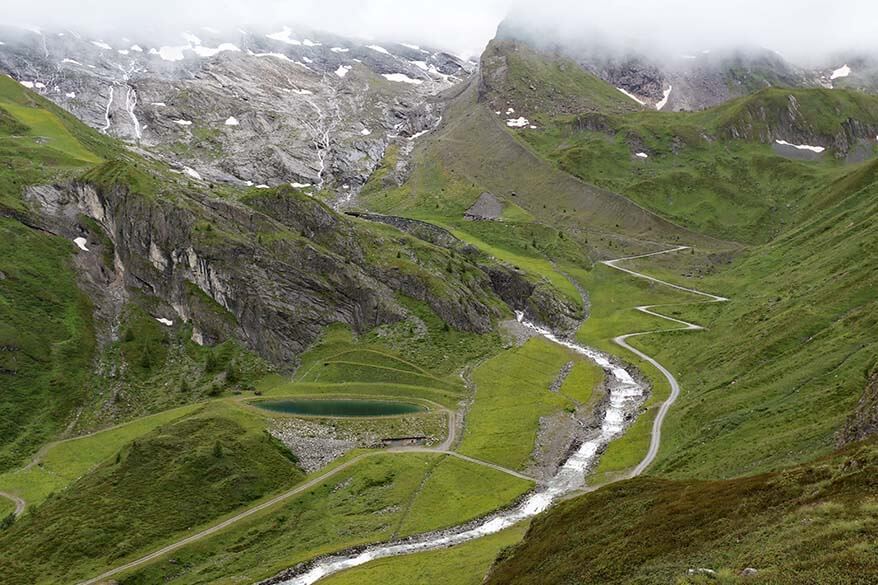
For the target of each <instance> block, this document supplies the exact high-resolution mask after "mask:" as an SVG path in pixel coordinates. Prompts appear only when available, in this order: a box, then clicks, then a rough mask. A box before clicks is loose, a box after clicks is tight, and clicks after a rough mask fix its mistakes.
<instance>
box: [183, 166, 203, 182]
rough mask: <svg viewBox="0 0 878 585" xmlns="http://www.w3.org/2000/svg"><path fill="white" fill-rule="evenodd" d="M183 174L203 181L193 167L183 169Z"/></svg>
mask: <svg viewBox="0 0 878 585" xmlns="http://www.w3.org/2000/svg"><path fill="white" fill-rule="evenodd" d="M183 172H184V173H186V174H187V175H189V176H190V177H192V178H193V179H198V180H199V181H200V180H201V175H200V174H199V173H198V171H196V170H195V169H193V168H192V167H183Z"/></svg>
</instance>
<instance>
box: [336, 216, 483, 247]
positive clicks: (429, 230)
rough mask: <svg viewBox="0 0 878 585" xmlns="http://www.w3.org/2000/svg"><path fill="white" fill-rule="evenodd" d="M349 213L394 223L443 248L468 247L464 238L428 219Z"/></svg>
mask: <svg viewBox="0 0 878 585" xmlns="http://www.w3.org/2000/svg"><path fill="white" fill-rule="evenodd" d="M349 215H351V216H353V217H359V218H361V219H365V220H367V221H374V222H378V223H384V224H387V225H392V226H393V227H395V228H396V229H398V230H400V231H403V232H406V233H408V234H411V235H413V236H414V237H416V238H418V239H420V240H424V241H425V242H430V243H431V244H435V245H437V246H442V247H443V248H455V249H461V248H464V247H466V244H465V243H464V242H463V241H462V240H459V239H457V238H456V237H455V236H454V235H453V234H452V233H451V232H449V231H448V230H446V229H445V228H441V227H439V226H437V225H434V224H432V223H429V222H426V221H420V220H418V219H410V218H407V217H399V216H396V215H382V214H380V213H362V212H357V211H352V212H349Z"/></svg>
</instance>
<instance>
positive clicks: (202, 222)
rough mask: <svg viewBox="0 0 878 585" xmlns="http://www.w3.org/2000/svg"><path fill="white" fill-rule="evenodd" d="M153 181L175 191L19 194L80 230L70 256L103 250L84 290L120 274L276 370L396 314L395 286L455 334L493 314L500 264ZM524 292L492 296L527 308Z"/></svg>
mask: <svg viewBox="0 0 878 585" xmlns="http://www.w3.org/2000/svg"><path fill="white" fill-rule="evenodd" d="M125 164H127V163H108V164H107V165H105V168H104V169H102V172H103V173H105V174H112V173H111V172H110V171H109V170H107V168H106V167H111V166H119V165H125ZM165 188H166V190H167V191H170V192H173V195H170V194H168V193H167V192H166V193H164V194H162V195H159V196H156V195H154V194H144V193H140V192H136V191H135V190H132V189H130V188H128V187H127V186H126V185H124V184H107V183H106V182H103V181H92V180H90V179H89V178H86V179H85V180H83V181H77V182H73V183H68V184H61V185H55V186H43V187H34V188H30V189H28V191H27V193H26V199H27V200H28V201H29V203H30V205H31V206H32V207H33V208H34V209H35V210H37V211H38V212H39V214H40V215H39V217H40V219H39V220H37V221H38V223H40V227H42V228H43V229H47V230H49V231H52V232H54V233H58V234H61V235H64V236H66V237H69V238H74V237H84V238H85V240H86V242H87V244H86V247H87V248H88V250H82V251H80V252H79V254H78V255H77V256H78V257H79V256H82V257H83V258H88V257H91V258H92V259H94V258H100V257H101V256H102V255H103V256H106V255H107V254H109V256H110V259H108V260H107V261H106V262H103V264H102V266H101V267H100V268H96V267H93V269H91V270H89V271H88V274H87V275H86V277H87V278H86V280H88V281H89V283H90V284H89V283H86V286H85V288H86V290H102V288H104V289H106V287H107V286H108V285H109V283H112V282H116V283H122V284H121V285H119V286H121V287H122V289H123V290H125V291H129V292H130V293H133V292H136V293H137V294H145V295H147V296H148V297H150V298H154V299H158V300H159V301H160V306H159V307H158V308H157V309H156V311H157V313H156V315H155V316H156V317H157V318H158V317H163V318H170V319H172V320H173V321H180V320H182V321H186V322H191V323H192V325H193V339H194V340H196V341H197V342H199V343H209V344H212V343H215V342H218V341H221V340H223V339H226V338H229V337H234V338H237V339H239V340H240V341H242V342H243V343H245V344H246V345H247V346H248V347H250V348H251V349H253V350H255V351H257V352H258V353H260V354H261V355H263V356H264V357H266V358H267V359H269V360H270V361H271V362H273V363H274V364H276V365H278V366H280V367H281V368H290V367H293V366H294V365H295V362H296V358H297V356H298V355H299V354H300V353H301V352H302V351H303V350H304V349H305V348H307V347H308V346H309V345H310V344H311V343H312V342H313V341H314V340H315V339H316V338H317V337H318V336H319V335H320V333H321V332H322V330H323V328H324V327H325V326H327V325H329V324H331V323H346V324H348V325H350V326H351V327H352V328H353V329H354V330H356V331H364V330H367V329H370V328H372V327H374V326H377V325H380V324H383V323H391V322H395V321H398V320H401V319H404V318H406V316H407V311H406V309H404V308H403V306H402V305H401V304H400V303H399V301H398V296H397V295H400V294H402V295H406V296H409V297H413V298H416V299H418V300H421V301H424V302H426V303H427V304H429V305H430V306H431V307H432V309H433V310H434V311H435V312H436V313H437V314H438V315H439V316H440V317H441V318H442V319H444V320H445V321H446V322H447V323H449V324H450V325H451V326H453V327H455V328H458V329H461V330H467V331H474V332H487V331H489V330H491V328H492V327H493V321H494V319H496V318H497V317H499V316H501V315H502V314H503V312H504V310H503V302H502V301H501V300H500V298H498V296H497V294H496V293H495V292H494V291H495V288H496V283H495V281H496V277H495V271H500V272H503V271H506V270H507V269H505V268H503V267H500V266H496V265H494V264H492V263H490V262H487V263H485V262H480V263H476V262H473V261H469V260H466V259H464V258H461V257H460V256H457V257H456V258H455V257H454V255H453V254H452V253H450V251H449V250H447V249H445V248H441V247H437V246H433V245H431V244H429V243H427V242H425V241H421V240H419V239H415V238H412V237H408V236H406V235H405V234H403V233H402V232H397V231H395V230H389V229H386V228H378V227H373V224H371V223H368V222H365V221H362V220H356V219H352V218H346V217H344V216H341V215H338V214H336V213H335V212H333V211H332V210H331V209H329V208H328V207H326V206H325V205H323V204H322V203H320V202H318V201H317V200H315V199H313V198H310V197H307V196H305V195H303V194H302V193H301V192H299V191H297V190H295V189H292V188H290V187H281V188H278V189H272V190H257V189H253V190H251V192H250V193H249V194H248V195H247V196H245V197H244V198H243V199H241V200H239V201H231V200H224V199H220V198H216V197H212V196H210V195H209V194H207V193H204V192H201V191H199V190H193V189H192V188H188V187H186V186H185V184H184V183H183V182H182V181H180V182H179V183H178V184H171V185H166V187H165ZM101 242H105V244H104V245H101ZM92 264H96V265H97V264H101V262H99V261H98V260H94V262H92ZM83 265H84V264H83ZM117 288H118V287H117ZM534 288H535V287H534V286H533V285H530V286H529V288H528V289H527V290H525V291H524V292H523V293H522V295H523V296H521V295H520V296H521V298H520V299H519V298H516V299H514V300H513V299H507V296H508V295H509V293H508V292H506V291H503V298H504V299H506V300H507V301H508V302H509V303H510V305H513V307H514V308H519V306H521V308H526V306H525V305H526V303H527V302H528V298H529V296H531V293H533V292H534ZM92 296H93V298H94V300H95V303H96V305H97V313H98V314H99V315H113V314H118V311H119V307H118V306H114V304H115V305H118V304H120V303H123V302H125V299H126V298H127V297H129V296H130V295H126V294H117V295H115V296H108V295H98V294H96V295H92ZM534 298H538V299H539V303H538V305H539V306H540V307H541V314H540V315H539V316H541V317H543V319H542V320H543V321H544V322H547V323H550V324H555V323H561V322H563V321H564V319H565V317H564V313H565V311H567V310H568V308H567V307H566V305H564V304H563V303H556V304H555V305H552V306H550V304H549V303H547V301H546V298H544V294H541V295H540V296H535V297H534ZM507 310H508V309H507ZM556 311H557V313H556ZM110 329H112V328H110ZM115 333H118V332H115Z"/></svg>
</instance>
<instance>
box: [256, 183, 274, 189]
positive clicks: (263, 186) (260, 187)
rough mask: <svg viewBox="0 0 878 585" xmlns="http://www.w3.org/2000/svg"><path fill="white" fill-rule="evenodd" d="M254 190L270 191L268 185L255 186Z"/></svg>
mask: <svg viewBox="0 0 878 585" xmlns="http://www.w3.org/2000/svg"><path fill="white" fill-rule="evenodd" d="M256 188H257V189H271V187H269V186H268V185H265V184H262V185H256Z"/></svg>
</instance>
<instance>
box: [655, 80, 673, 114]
mask: <svg viewBox="0 0 878 585" xmlns="http://www.w3.org/2000/svg"><path fill="white" fill-rule="evenodd" d="M672 89H674V86H673V85H669V86H668V89H666V90H665V91H664V92H663V93H664V97H663V98H662V99H661V100H659V102H658V103H657V104H656V105H655V109H656V110H661V109H662V108H663V107H665V106H666V105H668V98H669V97H670V96H671V90H672Z"/></svg>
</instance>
